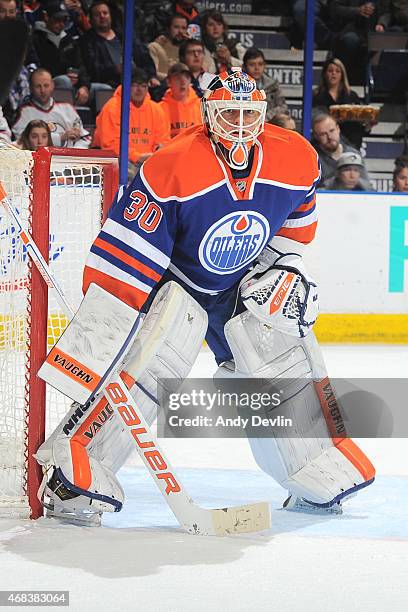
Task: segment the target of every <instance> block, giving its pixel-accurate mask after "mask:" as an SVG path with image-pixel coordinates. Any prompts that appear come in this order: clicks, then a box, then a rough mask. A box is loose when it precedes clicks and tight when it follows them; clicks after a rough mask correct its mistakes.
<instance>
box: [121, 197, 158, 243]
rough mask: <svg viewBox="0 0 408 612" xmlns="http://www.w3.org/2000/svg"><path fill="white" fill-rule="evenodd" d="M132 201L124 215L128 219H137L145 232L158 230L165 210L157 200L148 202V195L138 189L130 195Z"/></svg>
mask: <svg viewBox="0 0 408 612" xmlns="http://www.w3.org/2000/svg"><path fill="white" fill-rule="evenodd" d="M129 198H130V202H129V204H128V205H127V206H126V208H125V210H124V213H123V216H124V218H125V219H126V221H137V224H138V226H139V227H140V229H141V230H143V231H145V232H149V233H151V232H154V231H156V229H157V227H158V225H159V223H160V221H161V218H162V216H163V211H162V209H161V208H160V206H159V205H158V204H156V202H148V201H147V195H146V194H145V193H143V191H139V190H138V189H136V190H135V191H132V193H131V194H130V196H129Z"/></svg>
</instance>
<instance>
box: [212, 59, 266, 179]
mask: <svg viewBox="0 0 408 612" xmlns="http://www.w3.org/2000/svg"><path fill="white" fill-rule="evenodd" d="M201 109H202V114H203V122H204V124H205V125H206V127H207V130H208V134H209V136H210V138H211V139H212V140H213V141H214V142H215V143H216V144H217V145H219V149H220V151H221V152H222V155H223V156H224V158H225V160H226V162H227V164H228V165H229V166H231V168H234V169H236V170H242V169H243V168H246V166H247V165H248V159H249V152H250V150H251V148H252V146H253V145H254V142H255V140H256V138H257V137H258V135H259V134H260V133H261V132H263V129H264V125H265V114H266V96H265V92H264V91H263V89H262V90H261V89H258V88H257V86H256V82H255V80H254V79H253V78H252V77H251V76H249V75H248V74H246V73H245V72H242V70H241V69H240V68H232V69H231V70H228V71H225V72H221V73H220V74H219V75H217V76H216V77H215V78H214V79H213V80H212V81H211V82H210V84H209V85H208V88H207V89H206V90H205V92H204V96H203V98H202V100H201Z"/></svg>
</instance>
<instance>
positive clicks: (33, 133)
mask: <svg viewBox="0 0 408 612" xmlns="http://www.w3.org/2000/svg"><path fill="white" fill-rule="evenodd" d="M17 144H18V146H19V147H20V148H21V149H24V150H26V151H36V150H37V149H38V148H39V147H52V139H51V132H50V128H49V127H48V123H46V122H45V121H42V119H33V120H32V121H30V123H28V124H27V125H26V127H25V129H24V130H23V132H22V134H21V136H20V138H19V139H18V143H17Z"/></svg>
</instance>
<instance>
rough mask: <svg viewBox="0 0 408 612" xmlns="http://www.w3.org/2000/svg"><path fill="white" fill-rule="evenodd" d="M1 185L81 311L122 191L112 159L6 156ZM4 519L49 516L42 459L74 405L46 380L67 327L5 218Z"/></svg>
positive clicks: (98, 153) (0, 477)
mask: <svg viewBox="0 0 408 612" xmlns="http://www.w3.org/2000/svg"><path fill="white" fill-rule="evenodd" d="M0 180H1V181H2V183H3V185H4V188H5V190H6V192H7V193H8V196H9V198H10V199H11V200H12V202H13V204H14V205H15V206H16V207H17V209H18V210H19V212H20V214H21V216H22V218H23V222H24V224H25V226H26V227H27V228H28V230H29V232H30V233H31V234H32V236H33V239H34V241H35V242H36V244H37V246H38V247H39V249H40V250H41V253H42V254H43V256H44V257H45V259H46V260H49V262H50V266H51V269H52V270H53V272H54V273H55V275H56V276H57V278H58V279H59V280H60V281H61V284H62V287H63V290H64V292H65V293H66V294H67V297H68V299H69V300H70V302H71V303H73V304H74V305H76V306H78V304H79V301H80V299H81V280H82V269H83V266H84V262H85V258H86V255H87V253H88V251H89V247H90V245H91V244H92V241H93V240H94V238H95V236H96V234H97V233H98V231H99V229H100V227H101V224H102V222H103V219H104V217H105V216H106V214H107V211H108V209H109V207H110V205H111V203H112V200H113V198H114V196H115V193H116V191H117V186H118V162H117V158H116V156H115V155H114V154H113V153H112V152H110V151H102V150H83V149H62V148H61V149H60V148H51V147H50V148H48V147H47V148H41V149H39V150H38V151H36V152H31V151H21V150H19V149H16V148H15V147H13V146H7V145H6V146H0ZM0 247H1V248H0V373H1V377H0V516H31V517H32V518H38V517H39V516H41V515H42V507H41V504H40V503H39V501H38V499H37V490H38V486H39V484H40V482H41V478H42V473H41V469H40V468H39V466H38V465H37V463H36V461H35V460H34V459H33V456H32V455H33V453H35V452H36V450H37V448H38V446H39V445H40V444H41V443H42V441H43V440H44V437H45V435H46V433H50V432H51V431H52V429H53V428H54V427H55V425H57V424H58V422H59V420H60V419H61V418H62V416H63V415H64V414H65V412H66V411H67V410H68V407H69V401H68V399H67V398H65V397H64V396H62V395H61V394H59V393H58V392H57V391H55V390H53V389H50V388H47V389H46V387H45V383H44V382H43V381H41V380H40V379H39V378H38V377H37V371H38V369H39V367H40V365H41V363H42V362H43V360H44V358H45V356H46V353H47V350H48V349H49V348H50V346H51V345H52V344H53V343H54V342H55V341H56V339H57V338H58V336H59V335H60V334H61V332H62V331H63V329H64V328H65V326H66V323H67V320H66V317H65V314H64V313H63V312H62V311H61V309H60V307H59V305H58V303H57V301H56V299H55V297H54V296H53V295H52V291H51V292H50V293H49V291H48V287H47V285H46V283H45V282H44V280H43V278H42V276H41V275H40V273H39V272H38V271H37V269H36V268H35V266H33V265H32V263H31V261H30V259H29V257H28V256H27V253H26V252H25V249H24V247H23V245H22V244H21V241H20V240H19V238H18V237H17V235H16V231H15V229H14V228H13V223H12V221H11V219H10V218H9V217H8V215H7V214H6V212H5V211H4V210H0Z"/></svg>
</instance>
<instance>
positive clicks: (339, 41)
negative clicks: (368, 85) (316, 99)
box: [330, 0, 381, 84]
mask: <svg viewBox="0 0 408 612" xmlns="http://www.w3.org/2000/svg"><path fill="white" fill-rule="evenodd" d="M380 2H381V0H376V2H374V1H370V0H332V2H331V4H330V9H331V19H332V23H333V27H334V28H335V31H336V35H335V39H334V43H333V47H332V49H333V52H334V55H335V56H336V57H338V58H339V59H341V61H342V62H343V63H344V65H345V66H346V68H347V72H348V75H349V78H350V81H351V82H352V83H358V84H360V83H363V81H364V78H365V69H366V64H367V59H368V56H367V34H368V32H369V31H370V30H371V31H373V30H374V27H375V25H376V23H377V18H378V8H377V7H378V4H379V3H380Z"/></svg>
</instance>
